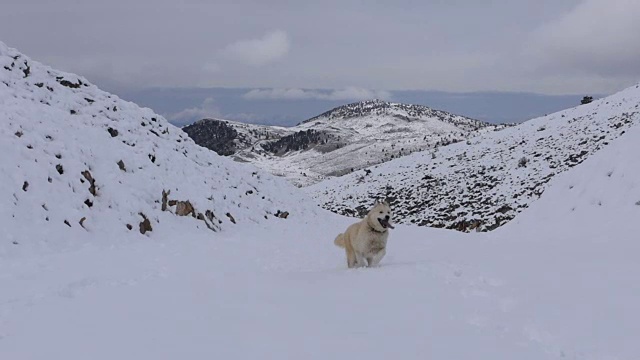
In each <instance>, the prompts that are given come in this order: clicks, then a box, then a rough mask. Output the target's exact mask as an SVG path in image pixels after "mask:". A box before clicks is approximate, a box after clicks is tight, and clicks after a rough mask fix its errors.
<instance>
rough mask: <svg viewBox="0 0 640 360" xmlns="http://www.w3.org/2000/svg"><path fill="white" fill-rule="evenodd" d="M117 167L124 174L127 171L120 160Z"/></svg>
mask: <svg viewBox="0 0 640 360" xmlns="http://www.w3.org/2000/svg"><path fill="white" fill-rule="evenodd" d="M118 167H119V168H120V170H122V171H124V172H126V171H127V168H126V167H125V166H124V162H123V161H122V160H120V161H118Z"/></svg>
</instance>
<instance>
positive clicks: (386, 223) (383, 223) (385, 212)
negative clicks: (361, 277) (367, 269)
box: [333, 201, 393, 268]
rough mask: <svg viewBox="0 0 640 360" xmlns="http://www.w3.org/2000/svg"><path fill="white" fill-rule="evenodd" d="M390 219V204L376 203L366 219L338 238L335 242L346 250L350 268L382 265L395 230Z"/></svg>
mask: <svg viewBox="0 0 640 360" xmlns="http://www.w3.org/2000/svg"><path fill="white" fill-rule="evenodd" d="M390 219H391V208H390V207H389V204H388V203H387V202H386V201H385V202H379V201H376V203H375V205H374V206H373V208H372V209H371V210H369V213H368V214H367V216H365V218H364V219H362V220H361V221H359V222H357V223H355V224H353V225H351V226H349V227H348V228H347V231H345V232H344V233H343V234H340V235H338V236H337V237H336V239H335V240H334V241H333V242H334V244H336V245H337V246H339V247H343V248H344V249H345V251H346V253H347V266H349V268H354V267H363V266H376V265H378V263H380V260H382V257H383V256H384V255H385V254H386V250H385V249H386V247H387V238H388V237H389V229H393V225H391V223H390Z"/></svg>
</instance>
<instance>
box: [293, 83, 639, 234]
mask: <svg viewBox="0 0 640 360" xmlns="http://www.w3.org/2000/svg"><path fill="white" fill-rule="evenodd" d="M638 122H640V89H638V86H634V87H631V88H629V89H626V90H624V91H621V92H619V93H617V94H614V95H612V96H609V97H606V98H604V99H601V100H597V101H594V102H593V103H590V104H587V105H581V106H578V107H575V108H572V109H567V110H564V111H560V112H558V113H555V114H551V115H548V116H545V117H541V118H537V119H533V120H530V121H527V122H525V123H522V124H520V125H518V126H514V127H511V128H508V129H504V130H502V131H499V132H486V133H484V134H481V135H479V136H476V137H474V138H471V139H469V140H468V141H466V142H459V143H457V144H452V145H449V146H445V147H440V148H439V149H438V150H437V151H424V152H419V153H415V154H412V155H409V156H406V157H403V158H400V159H396V160H394V161H390V162H388V163H385V164H381V165H379V166H375V167H373V168H370V169H367V170H364V171H358V172H355V173H353V174H349V175H347V176H343V177H341V178H336V179H330V180H327V181H324V182H322V183H319V184H316V185H314V186H311V187H308V188H306V189H305V190H306V191H308V193H309V194H310V195H311V196H313V197H314V198H315V199H316V201H317V202H318V203H319V204H321V205H322V206H323V207H324V208H325V209H329V210H331V211H334V212H337V213H339V214H344V215H350V216H360V215H361V214H362V212H363V211H364V210H365V208H366V207H367V206H368V204H369V203H370V202H371V199H374V198H388V199H390V200H391V203H392V205H393V206H394V207H395V209H396V213H397V214H398V216H399V221H400V222H402V223H407V224H408V223H411V224H417V225H421V226H431V227H443V228H448V229H456V230H461V231H471V230H481V231H486V230H492V229H495V228H496V227H498V226H500V225H503V224H505V223H506V222H507V221H509V220H511V219H513V218H514V217H515V216H516V214H518V213H519V212H521V211H522V210H523V209H525V208H526V207H528V206H529V204H530V203H531V202H533V201H534V200H536V199H537V198H538V197H539V196H540V195H541V194H542V193H543V192H544V190H545V188H546V183H547V182H548V181H549V180H551V179H552V178H553V177H554V176H555V175H557V174H559V173H562V172H564V171H566V170H568V169H570V168H572V167H574V166H576V165H578V164H580V163H581V162H582V161H584V160H585V159H587V158H588V157H589V156H591V155H592V154H594V153H596V152H597V151H599V150H600V149H602V148H603V147H606V146H607V145H608V144H609V143H610V142H611V141H612V140H614V139H616V138H618V137H619V136H621V135H623V134H624V133H625V132H626V131H627V130H628V129H629V128H630V127H631V126H633V125H635V124H638Z"/></svg>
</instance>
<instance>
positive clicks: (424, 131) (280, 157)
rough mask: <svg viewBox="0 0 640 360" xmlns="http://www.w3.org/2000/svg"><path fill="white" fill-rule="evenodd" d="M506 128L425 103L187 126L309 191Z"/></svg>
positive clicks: (215, 146)
mask: <svg viewBox="0 0 640 360" xmlns="http://www.w3.org/2000/svg"><path fill="white" fill-rule="evenodd" d="M505 126H506V125H492V124H488V123H484V122H481V121H478V120H473V119H469V118H466V117H463V116H459V115H453V114H450V113H447V112H445V111H440V110H434V109H431V108H428V107H426V106H421V105H408V104H399V103H390V102H386V101H382V100H370V101H362V102H358V103H353V104H348V105H344V106H340V107H337V108H335V109H332V110H329V111H327V112H325V113H323V114H321V115H318V116H316V117H313V118H311V119H308V120H306V121H303V122H302V123H300V124H298V125H297V126H295V127H291V128H283V127H270V126H260V125H250V124H243V123H238V122H233V121H226V120H220V119H204V120H201V121H198V122H196V123H194V124H192V125H189V126H186V127H184V128H183V129H184V131H185V132H186V133H187V134H189V136H191V137H192V138H193V139H194V141H195V142H196V143H198V144H200V145H202V146H205V147H207V148H209V149H211V150H214V151H216V152H217V153H218V154H221V155H229V156H232V157H233V158H234V159H236V160H238V161H243V162H250V163H253V164H255V165H256V166H258V167H261V168H263V169H265V170H267V171H270V172H271V173H273V174H276V175H278V176H284V177H286V178H287V179H289V180H290V181H292V182H293V183H294V184H297V185H299V186H306V185H310V184H313V183H316V182H318V181H322V180H324V179H326V178H328V177H334V176H341V175H344V174H348V173H351V172H353V171H356V170H359V169H362V168H366V167H369V166H372V165H376V164H380V163H383V162H386V161H389V160H391V159H394V158H398V157H401V156H405V155H408V154H411V153H413V152H416V151H422V150H427V149H432V148H434V147H438V146H443V145H447V144H450V143H453V142H458V141H463V140H467V139H468V138H470V137H473V136H476V135H478V134H480V133H483V132H490V131H495V130H499V129H502V128H504V127H505Z"/></svg>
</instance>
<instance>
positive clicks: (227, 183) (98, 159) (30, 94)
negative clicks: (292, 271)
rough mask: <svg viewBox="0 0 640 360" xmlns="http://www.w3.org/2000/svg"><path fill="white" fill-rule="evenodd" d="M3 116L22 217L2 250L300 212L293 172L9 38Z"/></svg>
mask: <svg viewBox="0 0 640 360" xmlns="http://www.w3.org/2000/svg"><path fill="white" fill-rule="evenodd" d="M0 120H1V121H0V153H2V158H1V160H0V183H1V184H2V186H1V187H0V203H1V204H2V206H1V207H0V223H2V224H9V223H10V224H12V225H11V227H9V228H7V227H4V228H3V236H2V239H1V241H2V243H1V244H0V253H1V252H2V251H13V250H14V249H20V248H23V247H25V246H30V245H34V244H45V245H46V244H48V243H54V242H55V243H58V244H64V243H66V242H68V241H70V240H69V239H74V240H73V241H76V240H77V239H78V238H91V237H92V236H95V235H96V234H97V233H110V234H114V237H115V238H122V237H126V236H127V234H133V235H135V234H138V236H139V235H140V233H145V234H148V235H151V236H153V234H157V233H158V232H162V231H166V230H167V229H168V228H186V229H196V228H199V229H203V231H204V230H206V231H209V230H214V231H218V230H221V229H222V228H224V227H225V226H227V225H230V226H233V223H237V224H243V223H244V224H246V223H255V222H262V221H267V220H265V218H266V219H272V218H274V215H275V214H279V212H285V211H287V212H289V213H290V214H291V216H292V217H296V216H299V215H300V213H299V212H297V210H296V209H298V208H299V206H298V203H299V202H298V201H295V200H293V199H295V198H297V195H295V194H294V193H293V191H295V187H293V186H290V185H289V184H288V183H287V182H286V181H285V180H284V179H279V178H276V177H274V176H272V175H270V174H267V173H265V172H263V171H260V170H258V169H257V168H254V167H251V166H247V165H240V164H238V163H236V162H234V161H232V160H231V159H229V158H225V157H221V156H218V155H217V154H215V153H214V152H212V151H209V150H207V149H204V148H202V147H200V146H198V145H196V144H195V143H194V142H193V141H192V140H191V139H190V138H189V137H188V136H187V135H186V134H185V133H184V132H183V131H182V130H180V129H179V128H176V127H175V126H173V125H171V124H169V123H168V122H167V121H166V120H165V119H164V118H162V117H161V116H158V115H157V114H155V113H153V111H151V110H150V109H143V108H140V107H138V106H137V105H135V104H133V103H130V102H126V101H123V100H120V99H119V98H118V97H117V96H114V95H111V94H109V93H106V92H104V91H101V90H99V89H98V88H97V87H96V86H94V85H92V84H90V83H89V82H88V81H87V80H86V79H84V78H82V77H79V76H77V75H73V74H69V73H64V72H60V71H56V70H54V69H51V68H49V67H47V66H44V65H42V64H40V63H38V62H36V61H32V60H31V59H29V58H28V57H26V56H25V55H23V54H21V53H19V52H18V51H16V50H15V49H11V48H8V47H7V46H6V45H4V44H2V43H0ZM176 215H184V217H182V216H180V217H178V216H176ZM56 237H57V238H56ZM60 237H62V239H60Z"/></svg>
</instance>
